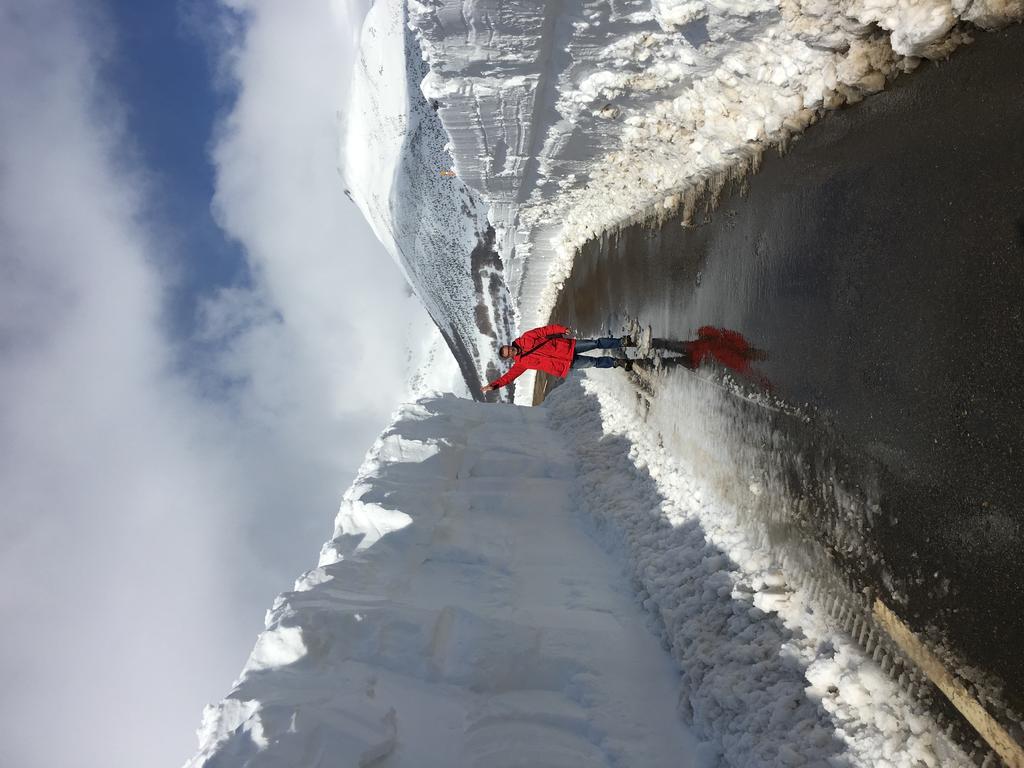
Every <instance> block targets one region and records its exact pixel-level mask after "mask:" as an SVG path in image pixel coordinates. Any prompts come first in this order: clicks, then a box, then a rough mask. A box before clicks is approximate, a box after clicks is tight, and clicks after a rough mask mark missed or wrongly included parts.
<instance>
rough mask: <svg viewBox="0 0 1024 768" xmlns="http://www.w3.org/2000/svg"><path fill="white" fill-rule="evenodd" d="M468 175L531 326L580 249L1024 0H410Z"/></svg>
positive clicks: (679, 202) (432, 80) (1023, 8)
mask: <svg viewBox="0 0 1024 768" xmlns="http://www.w3.org/2000/svg"><path fill="white" fill-rule="evenodd" d="M409 7H410V21H411V23H412V24H413V26H414V27H415V29H416V30H417V32H418V33H419V35H420V37H421V45H422V49H423V53H424V55H425V56H426V58H427V60H428V61H429V63H430V74H429V75H428V77H427V78H426V80H425V81H424V83H423V89H424V92H425V93H426V94H427V96H428V97H429V98H431V99H433V100H435V101H436V102H437V103H438V104H439V109H438V114H439V115H440V117H441V120H442V122H443V123H444V127H445V129H446V130H447V132H448V134H449V135H450V137H451V152H452V156H453V158H454V161H455V169H456V170H457V172H458V174H459V177H460V178H461V179H462V180H463V181H465V182H466V183H467V184H468V185H469V186H470V187H471V188H473V189H475V190H477V191H478V192H479V193H480V195H481V197H482V199H483V201H484V202H485V203H486V204H487V205H489V207H490V218H491V221H492V222H493V223H494V225H495V227H496V230H497V233H498V242H499V247H500V251H501V254H502V257H503V261H504V264H505V267H506V272H507V273H508V276H509V282H510V286H511V288H512V291H513V296H514V299H515V300H516V302H517V307H518V310H519V315H520V319H521V323H522V327H523V328H529V327H533V326H536V325H541V324H543V323H544V322H545V321H546V320H547V317H548V313H549V311H550V309H551V307H552V306H553V304H554V300H555V298H556V296H557V293H558V290H559V288H560V286H561V284H562V282H563V281H564V279H565V278H566V276H567V275H568V272H569V269H570V267H571V264H572V258H573V255H574V253H575V250H576V248H578V247H579V246H580V245H581V244H582V243H583V242H585V241H586V240H587V239H589V238H591V237H593V236H594V235H596V234H599V233H600V232H602V231H604V230H606V229H608V228H611V227H615V226H617V225H619V224H622V223H625V222H627V221H629V220H631V219H633V218H634V217H637V216H641V215H650V214H651V213H652V212H656V211H657V210H658V209H659V208H660V209H661V210H665V209H675V208H677V207H679V206H686V205H687V204H688V203H689V202H691V201H692V197H693V194H694V191H695V189H696V186H697V185H699V184H701V183H704V182H707V181H709V180H713V179H714V177H715V176H716V175H717V174H721V173H724V172H729V171H734V170H738V169H742V168H744V167H747V166H749V165H750V164H756V162H757V159H758V158H759V156H760V153H761V152H762V151H763V149H764V148H765V147H766V146H768V145H772V144H776V143H779V142H783V141H785V139H786V138H787V137H789V136H791V135H792V134H794V133H797V132H799V131H801V130H803V129H804V128H805V127H807V126H808V125H809V124H810V123H811V122H813V121H814V120H815V119H817V117H818V116H819V114H820V113H821V111H822V110H824V109H828V108H834V107H837V106H840V105H842V104H844V103H848V102H854V101H858V100H860V99H861V98H863V97H864V96H865V95H866V94H870V93H873V92H876V91H879V90H881V89H882V88H884V87H885V84H886V82H887V81H888V80H890V79H892V78H893V77H895V76H896V75H897V74H898V73H899V72H901V71H907V70H910V69H913V68H914V67H915V66H917V64H918V62H919V61H920V59H921V58H922V57H924V58H931V59H939V58H944V57H946V56H948V55H949V54H950V53H951V52H952V51H953V50H954V49H955V48H956V47H957V46H958V45H960V44H961V43H964V42H969V41H970V32H971V30H973V29H974V27H975V25H976V26H980V27H982V28H994V27H998V26H1001V25H1004V24H1006V23H1008V22H1010V21H1015V20H1021V19H1022V18H1024V0H974V1H973V2H971V1H970V0H837V1H836V2H823V1H822V0H563V1H562V2H548V3H540V2H537V3H524V2H511V1H510V0H409Z"/></svg>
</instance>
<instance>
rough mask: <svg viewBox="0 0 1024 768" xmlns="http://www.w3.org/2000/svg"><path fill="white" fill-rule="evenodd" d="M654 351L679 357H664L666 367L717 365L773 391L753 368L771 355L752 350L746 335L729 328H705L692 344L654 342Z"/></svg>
mask: <svg viewBox="0 0 1024 768" xmlns="http://www.w3.org/2000/svg"><path fill="white" fill-rule="evenodd" d="M651 348H652V349H658V350H664V351H666V352H675V353H677V354H678V355H679V357H663V358H662V360H661V365H662V366H663V367H668V368H671V367H683V368H688V369H690V370H691V371H694V370H697V369H698V368H700V366H701V364H702V363H704V362H706V361H707V362H712V361H713V362H717V363H719V364H720V365H722V366H724V367H725V368H727V369H728V370H730V371H732V372H733V373H736V374H738V375H739V376H742V377H743V378H745V379H747V380H749V381H752V382H755V383H756V384H758V386H760V387H761V388H762V389H765V390H771V388H772V387H771V382H770V381H769V380H768V379H767V377H765V376H764V375H762V374H761V373H759V372H758V371H757V370H756V369H754V368H753V366H752V365H751V364H752V363H754V362H758V361H763V360H767V359H768V352H767V351H766V350H763V349H759V348H758V347H755V346H753V345H752V344H751V343H750V342H749V341H748V340H747V339H746V337H745V336H743V334H741V333H739V332H738V331H732V330H729V329H727V328H716V327H715V326H713V325H702V326H701V327H700V328H698V329H697V338H696V339H693V340H689V341H677V340H674V339H660V338H655V339H651Z"/></svg>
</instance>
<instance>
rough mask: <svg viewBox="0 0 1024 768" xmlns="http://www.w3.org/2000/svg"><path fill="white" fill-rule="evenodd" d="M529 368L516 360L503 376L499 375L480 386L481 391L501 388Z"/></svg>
mask: <svg viewBox="0 0 1024 768" xmlns="http://www.w3.org/2000/svg"><path fill="white" fill-rule="evenodd" d="M528 370H529V368H527V367H526V366H525V365H523V364H522V363H520V362H519V361H518V360H517V361H516V362H515V363H514V364H513V365H512V367H511V368H509V369H508V370H507V371H506V372H505V374H504V375H503V376H499V377H498V378H496V379H495V380H494V381H492V382H491V383H490V384H488V385H487V386H485V387H481V388H480V391H481V392H490V391H491V390H493V389H501V388H502V387H504V386H507V385H509V384H511V383H512V382H513V381H515V380H516V379H518V378H519V377H520V376H522V375H523V374H524V373H526V372H527V371H528Z"/></svg>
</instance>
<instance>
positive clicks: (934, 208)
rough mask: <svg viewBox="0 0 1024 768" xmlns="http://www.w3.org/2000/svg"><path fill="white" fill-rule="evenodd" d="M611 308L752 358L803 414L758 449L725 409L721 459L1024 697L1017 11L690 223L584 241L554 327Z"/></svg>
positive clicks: (1016, 697) (1008, 690)
mask: <svg viewBox="0 0 1024 768" xmlns="http://www.w3.org/2000/svg"><path fill="white" fill-rule="evenodd" d="M630 317H636V318H639V320H640V321H641V322H642V323H643V324H645V325H646V324H650V325H651V326H652V327H653V330H654V334H655V335H656V336H665V337H670V338H678V339H689V338H693V337H694V336H695V332H696V329H697V328H698V327H699V326H701V325H705V324H710V325H715V326H721V327H724V328H731V329H735V330H737V331H739V332H741V333H743V334H744V335H745V336H746V337H747V338H748V339H749V340H750V341H751V343H753V344H755V345H757V346H758V347H761V348H764V349H766V350H768V352H769V353H770V356H771V357H770V359H769V360H767V361H765V362H763V363H758V368H759V370H760V371H761V372H762V373H764V374H765V375H766V376H767V377H768V379H769V380H770V381H771V382H772V385H773V388H774V394H775V395H777V396H778V397H779V398H781V399H782V400H784V401H785V402H787V403H791V404H795V405H798V406H799V407H801V408H802V409H803V411H804V412H805V413H806V414H810V415H812V418H811V419H810V420H802V419H796V418H784V417H779V416H777V415H774V416H771V417H770V419H771V423H770V425H768V426H767V427H766V429H767V430H768V434H771V435H774V437H772V438H771V439H770V440H768V441H767V442H770V443H771V444H767V445H766V439H765V438H764V434H765V432H764V430H758V429H752V428H750V429H747V428H745V427H744V424H742V423H738V424H736V425H734V426H736V429H734V430H733V431H732V433H731V434H732V436H731V437H730V438H729V439H737V440H739V441H740V443H742V442H743V440H745V439H746V440H747V443H748V444H746V445H741V444H740V443H737V451H738V452H740V453H745V456H746V458H745V459H744V461H745V462H746V465H745V466H744V467H742V468H740V469H739V470H738V471H739V473H740V474H742V473H748V474H749V473H750V472H751V471H754V470H756V471H759V472H765V473H769V474H773V476H774V487H775V488H776V489H777V490H776V492H777V494H782V495H786V496H788V499H782V498H781V497H780V498H776V502H777V503H781V504H789V505H791V506H793V507H794V508H800V509H803V510H804V512H803V513H802V514H804V515H805V517H808V518H814V517H815V516H817V519H807V520H805V521H804V522H806V523H807V524H808V527H809V529H811V530H816V531H817V534H818V535H820V536H821V537H823V538H826V539H827V538H829V537H830V536H831V537H832V538H833V539H838V538H843V537H848V536H850V535H851V534H850V530H854V531H855V534H856V535H855V536H854V538H858V539H859V541H857V542H853V544H851V543H850V542H849V541H847V540H845V539H844V540H843V541H838V540H834V541H829V542H827V543H828V544H829V546H830V547H832V549H833V551H834V553H835V555H836V557H837V558H838V559H839V560H841V561H843V566H844V568H846V569H847V571H848V573H849V575H850V576H851V578H852V581H853V583H854V584H855V585H856V586H858V587H860V586H868V587H870V588H872V589H875V590H877V591H878V593H879V594H880V595H882V596H883V597H884V598H885V599H886V600H887V601H888V602H889V603H890V604H892V605H894V606H895V607H896V608H897V610H898V612H899V613H900V614H901V615H902V616H903V618H904V619H905V620H907V621H908V622H909V623H910V624H911V625H912V626H913V627H914V628H915V629H917V630H918V631H920V632H923V633H926V634H927V635H928V636H929V637H930V638H931V639H932V640H933V642H936V643H938V644H941V646H942V647H943V648H944V649H945V650H946V651H948V652H949V654H950V657H951V658H953V659H955V660H957V661H958V662H959V663H960V664H961V665H963V664H970V665H975V666H977V667H978V668H980V670H983V673H980V674H979V673H971V676H972V679H974V680H976V681H979V682H980V684H982V683H984V684H982V687H984V688H986V689H987V690H998V689H1000V688H1001V689H1002V693H1001V697H1002V698H1004V699H1005V701H1007V702H1008V703H1010V704H1011V706H1012V707H1013V708H1015V709H1017V710H1018V711H1022V710H1024V694H1022V692H1024V658H1022V656H1024V654H1022V650H1024V27H1021V26H1016V27H1013V28H1010V29H1009V30H1006V31H1004V32H1001V33H996V34H994V35H985V36H981V37H979V39H978V41H977V42H976V43H975V44H974V45H972V46H970V47H968V48H966V49H962V50H961V51H959V52H957V54H956V55H955V56H954V58H953V59H952V60H951V61H950V62H948V63H944V64H941V65H934V64H924V65H922V67H921V69H920V70H919V71H918V72H917V73H915V74H913V75H912V76H910V77H904V78H902V79H900V80H898V81H897V82H896V83H895V84H893V85H892V86H890V90H888V91H886V92H885V93H882V94H878V95H876V96H874V97H872V98H870V99H868V100H867V101H866V102H864V103H862V104H860V105H857V106H855V107H852V108H848V109H845V110H843V111H841V112H839V113H835V114H831V115H828V116H826V118H825V119H823V120H822V121H821V122H820V123H819V124H818V125H815V126H813V127H812V128H811V129H810V130H809V131H808V132H807V133H806V134H805V135H804V136H803V137H802V138H801V139H800V140H799V141H797V142H796V143H794V145H793V146H792V147H791V148H790V150H789V152H788V153H787V154H786V155H785V156H784V157H779V156H778V155H777V154H775V153H772V154H769V155H766V157H765V160H764V162H763V165H762V167H761V169H760V171H759V172H758V173H757V174H755V175H753V176H751V177H749V178H748V179H746V180H744V181H743V182H737V183H732V184H730V185H727V187H726V189H725V190H724V192H723V194H722V196H721V199H720V200H719V204H718V207H717V208H715V209H714V210H709V211H705V212H704V213H703V214H701V215H698V216H697V217H696V220H695V225H694V226H681V223H680V218H679V217H674V218H670V219H669V220H667V221H664V222H661V223H658V224H651V225H648V226H641V225H638V226H634V227H631V228H628V229H625V230H623V231H621V232H620V233H618V234H616V235H614V236H609V237H606V238H604V239H603V240H601V241H597V242H594V243H591V244H589V245H588V246H586V247H585V248H584V250H583V251H582V252H581V254H580V255H579V257H578V258H577V261H576V264H575V267H574V272H573V274H572V276H571V277H570V280H569V281H568V283H567V284H566V288H565V290H564V291H563V294H562V297H561V299H560V301H559V304H558V306H557V307H556V309H555V311H554V313H553V315H552V320H553V321H556V322H561V323H565V324H566V325H569V326H571V327H575V328H576V329H577V330H578V332H579V333H580V334H581V335H583V336H589V335H595V334H598V333H605V332H609V331H611V332H613V333H617V332H618V331H619V330H620V329H621V328H622V327H623V324H624V322H625V321H626V320H627V318H630ZM616 375H620V374H616ZM672 392H673V390H672V389H671V388H666V389H664V390H663V391H662V392H661V394H660V396H664V397H668V396H672ZM677 394H679V392H678V391H677ZM722 398H723V399H722V400H721V402H720V405H722V407H723V408H724V407H726V400H727V396H726V395H725V394H723V395H722ZM687 405H688V404H687V402H685V401H680V407H687ZM702 407H708V406H707V404H706V403H704V404H703V406H702ZM712 407H714V406H712ZM729 408H732V406H729ZM745 413H747V415H742V414H740V415H738V416H735V418H737V419H740V420H742V419H752V420H754V421H756V420H758V419H764V418H768V417H767V416H765V415H764V414H756V413H755V414H754V415H750V413H749V409H748V410H747V411H745ZM734 415H735V414H734ZM752 424H753V422H752V421H751V424H750V425H747V426H751V425H752ZM745 434H746V435H747V437H746V438H745V437H744V435H745ZM755 436H756V437H755ZM707 438H708V439H718V438H716V437H715V436H714V435H712V434H711V433H709V434H708V435H707ZM755 442H757V444H754V443H755ZM780 446H782V447H783V449H784V450H785V451H787V452H789V454H791V455H789V456H788V457H787V456H780ZM758 452H760V456H759V457H758V455H757V454H758ZM751 455H753V456H754V458H751ZM755 465H756V466H755ZM846 497H849V498H846ZM837 498H839V500H838V501H837ZM850 498H853V499H855V501H852V502H851V501H850V500H849V499H850ZM844 499H845V500H844ZM797 501H798V502H799V503H796V502H797ZM851 510H852V511H851ZM844 515H845V516H847V517H850V516H851V515H860V516H861V517H862V518H863V519H859V520H856V521H852V522H851V521H850V520H847V521H846V523H847V524H844V526H837V524H836V519H837V518H839V517H842V516H844ZM838 528H844V531H843V532H842V533H841V534H839V533H837V529H838ZM986 681H987V682H986ZM989 683H990V684H989Z"/></svg>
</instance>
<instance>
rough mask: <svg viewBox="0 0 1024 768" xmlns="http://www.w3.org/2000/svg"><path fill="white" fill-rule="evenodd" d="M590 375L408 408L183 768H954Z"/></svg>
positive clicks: (844, 640) (712, 498)
mask: <svg viewBox="0 0 1024 768" xmlns="http://www.w3.org/2000/svg"><path fill="white" fill-rule="evenodd" d="M600 373H601V374H603V375H602V376H601V377H600V378H598V376H597V375H596V374H595V376H594V378H593V379H592V380H590V379H588V380H586V381H584V383H583V384H580V383H578V382H576V381H572V380H570V381H569V382H568V383H566V384H565V385H563V386H562V387H559V388H558V389H556V390H554V391H553V392H552V393H551V394H550V395H549V397H548V400H547V402H546V404H545V406H544V407H543V408H533V409H529V408H517V407H511V406H481V405H479V404H476V403H473V402H470V401H467V400H462V399H458V398H455V397H453V396H445V397H440V398H431V399H424V400H421V401H419V402H418V403H415V404H412V405H408V406H404V407H403V408H402V409H401V410H400V411H399V413H398V416H397V420H396V422H395V424H394V425H393V426H392V427H391V428H390V429H389V430H387V431H386V432H385V433H384V434H383V435H382V436H381V438H380V439H379V440H378V441H377V442H376V444H375V445H374V447H373V449H372V450H371V451H370V453H369V455H368V456H367V459H366V461H365V463H364V465H363V467H362V468H361V470H360V473H359V476H358V478H357V480H356V482H355V483H354V484H353V486H352V487H351V488H350V489H349V490H348V492H347V493H346V494H345V498H344V500H343V502H342V505H341V509H340V511H339V514H338V517H337V522H336V529H335V531H334V534H333V536H332V538H331V540H330V541H329V542H328V543H327V544H326V545H325V546H324V548H323V550H322V552H321V556H320V561H319V564H318V567H317V568H315V569H314V570H312V571H310V572H309V573H307V574H306V575H305V576H303V577H302V578H301V579H300V580H299V581H298V582H297V583H296V585H295V590H294V591H293V592H289V593H287V594H285V595H282V596H281V597H280V598H279V599H278V600H277V601H276V603H275V605H274V607H273V609H272V610H271V612H270V613H269V614H268V618H267V631H266V632H264V633H263V634H262V635H261V636H260V638H259V640H258V641H257V643H256V647H255V649H254V651H253V654H252V656H251V658H250V659H249V661H248V663H247V664H246V665H245V667H244V669H243V672H242V674H241V677H240V678H239V680H238V681H237V683H236V685H235V687H234V689H233V690H232V692H231V693H230V694H229V695H228V697H227V698H226V699H225V700H224V701H223V702H221V703H220V704H219V705H217V706H212V707H209V708H207V710H206V712H205V715H204V721H203V725H202V728H201V729H200V730H199V738H200V751H199V753H198V754H197V755H196V757H195V758H193V760H192V761H191V762H190V763H188V766H189V768H212V766H218V768H226V767H228V766H235V765H238V766H243V765H244V766H286V765H288V766H290V765H300V764H301V765H304V766H327V765H369V764H372V763H373V761H374V760H377V759H380V758H383V757H385V756H386V757H387V761H388V762H387V763H386V764H387V765H390V766H402V765H410V766H417V767H424V766H445V767H446V768H447V766H453V765H457V766H487V767H488V768H493V767H497V768H500V767H501V766H504V765H509V766H511V765H530V766H538V767H541V766H579V765H588V766H589V765H609V766H611V765H630V766H632V765H637V766H639V765H642V766H669V765H672V766H680V765H682V766H705V768H707V767H710V766H715V765H734V766H739V765H743V766H779V765H815V766H818V765H832V766H870V767H871V768H879V767H881V768H886V767H887V766H908V768H909V767H910V766H920V765H926V766H939V765H941V766H953V765H966V764H967V761H966V758H965V757H964V756H963V755H962V754H961V753H960V752H958V751H957V750H956V749H955V748H954V747H953V746H952V745H951V744H949V743H948V742H947V740H946V739H945V738H944V737H943V736H942V735H941V734H940V733H939V732H938V729H937V728H936V727H935V725H934V723H933V722H932V721H931V720H930V719H929V718H928V717H927V716H926V715H925V714H924V713H923V712H921V711H919V709H918V706H917V704H916V703H915V702H914V701H912V700H910V699H908V698H907V697H906V696H905V695H904V694H902V693H901V692H900V691H899V690H898V689H897V687H896V686H895V685H894V684H893V683H892V681H891V680H890V679H889V678H888V676H886V675H885V674H883V673H882V671H881V670H880V669H879V667H878V665H876V664H874V663H873V662H872V661H870V660H869V659H867V658H866V657H865V656H864V655H863V654H862V653H861V652H860V651H859V650H857V648H856V647H855V646H854V644H853V643H852V642H851V640H850V638H849V637H847V636H846V635H845V634H844V633H843V632H842V630H841V629H840V628H839V627H837V626H836V625H835V623H834V622H833V621H832V620H831V619H830V618H828V616H827V615H826V613H825V612H824V611H821V610H819V607H818V606H817V605H816V604H815V603H814V601H813V599H812V598H811V596H810V595H808V594H806V593H805V592H804V591H803V590H801V589H799V588H797V587H796V586H795V585H794V584H792V583H791V582H790V579H789V578H788V574H787V573H786V571H785V570H784V569H783V568H782V567H780V565H779V563H776V562H773V561H772V560H771V558H770V557H769V556H768V555H767V554H766V551H765V550H764V549H763V548H762V547H761V546H760V543H759V542H758V541H757V540H756V538H755V537H753V536H752V535H750V533H749V532H748V530H747V528H746V527H745V525H744V522H743V520H742V519H741V516H740V514H739V512H738V511H737V510H736V509H735V508H734V507H732V506H730V504H729V502H728V501H725V500H723V499H722V498H720V496H719V495H718V494H717V492H716V489H715V488H713V487H707V486H705V485H703V484H702V482H701V480H700V479H699V478H698V477H697V476H694V475H692V474H691V473H690V471H689V469H688V468H687V467H684V466H682V465H680V464H678V463H677V462H676V460H674V459H673V458H671V457H670V456H669V455H668V453H666V451H665V448H664V447H663V446H662V445H660V444H659V443H658V442H657V440H658V437H657V434H656V433H655V432H652V431H651V430H649V429H647V428H645V425H644V424H643V423H642V421H641V420H640V419H639V418H638V417H637V414H636V413H634V412H633V409H632V406H630V405H623V403H627V404H628V403H632V402H635V401H636V398H635V395H634V393H633V391H632V389H631V386H630V385H629V384H628V382H627V381H626V379H625V378H623V377H621V376H619V375H618V374H612V375H608V374H609V373H610V372H600ZM602 545H603V546H602ZM623 570H625V571H626V572H627V573H628V574H629V576H630V577H631V580H632V585H633V587H634V588H635V589H636V590H637V591H638V592H639V596H640V599H639V604H638V601H637V598H636V594H635V593H634V592H633V589H630V587H629V582H628V581H627V578H626V577H625V576H624V574H623ZM644 609H646V611H645V610H644ZM652 632H653V633H654V634H652ZM659 639H660V641H661V645H662V647H659V642H658V640H659ZM663 648H667V649H668V650H669V653H668V654H667V653H665V651H664V650H663ZM673 660H674V661H673Z"/></svg>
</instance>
